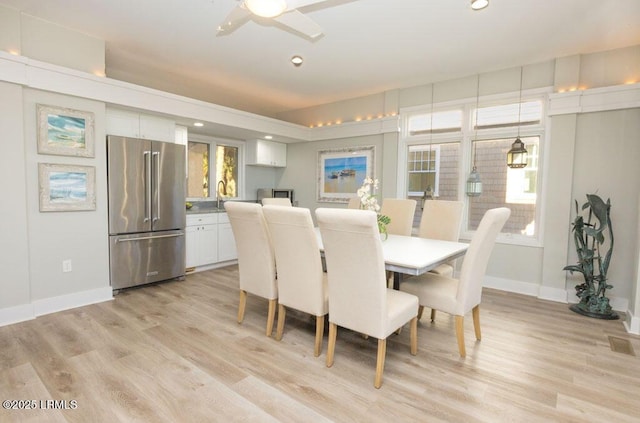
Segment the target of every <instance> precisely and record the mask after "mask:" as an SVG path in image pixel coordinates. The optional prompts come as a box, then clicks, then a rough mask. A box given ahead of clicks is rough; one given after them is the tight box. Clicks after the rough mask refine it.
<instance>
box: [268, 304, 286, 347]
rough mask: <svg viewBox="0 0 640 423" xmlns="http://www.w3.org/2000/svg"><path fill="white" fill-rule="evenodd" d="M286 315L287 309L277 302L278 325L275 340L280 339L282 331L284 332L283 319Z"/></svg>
mask: <svg viewBox="0 0 640 423" xmlns="http://www.w3.org/2000/svg"><path fill="white" fill-rule="evenodd" d="M286 316H287V309H286V308H285V307H284V306H283V305H282V304H278V325H277V326H276V341H280V340H282V332H284V319H285V317H286ZM267 336H268V335H267Z"/></svg>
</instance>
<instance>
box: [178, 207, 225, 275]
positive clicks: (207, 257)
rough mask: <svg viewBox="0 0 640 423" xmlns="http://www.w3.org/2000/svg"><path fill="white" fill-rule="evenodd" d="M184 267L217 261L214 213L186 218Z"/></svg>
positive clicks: (216, 227)
mask: <svg viewBox="0 0 640 423" xmlns="http://www.w3.org/2000/svg"><path fill="white" fill-rule="evenodd" d="M185 232H186V236H185V244H186V267H187V268H190V267H198V266H204V265H207V264H213V263H215V262H217V261H218V220H217V216H216V214H215V213H211V214H208V213H207V214H196V215H189V216H187V227H186V231H185Z"/></svg>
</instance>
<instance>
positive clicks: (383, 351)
mask: <svg viewBox="0 0 640 423" xmlns="http://www.w3.org/2000/svg"><path fill="white" fill-rule="evenodd" d="M386 355H387V340H386V339H378V358H377V360H376V379H375V381H374V382H373V386H374V387H375V388H376V389H379V388H380V386H382V372H383V371H384V358H385V356H386Z"/></svg>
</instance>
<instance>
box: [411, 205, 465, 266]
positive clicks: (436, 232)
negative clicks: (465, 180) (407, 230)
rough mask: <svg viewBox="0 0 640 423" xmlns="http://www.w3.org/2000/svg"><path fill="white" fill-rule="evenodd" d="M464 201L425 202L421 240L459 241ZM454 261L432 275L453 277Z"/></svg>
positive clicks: (421, 224) (420, 232)
mask: <svg viewBox="0 0 640 423" xmlns="http://www.w3.org/2000/svg"><path fill="white" fill-rule="evenodd" d="M463 207H464V203H463V202H462V201H445V200H428V201H425V202H424V208H423V209H422V217H421V218H420V227H419V229H418V236H419V237H421V238H431V239H439V240H442V241H456V242H457V241H458V239H459V238H460V225H461V223H462V212H463ZM453 267H454V261H451V262H448V263H443V264H441V265H439V266H438V267H436V268H435V269H432V270H430V272H431V273H437V274H439V275H443V276H448V277H452V276H453Z"/></svg>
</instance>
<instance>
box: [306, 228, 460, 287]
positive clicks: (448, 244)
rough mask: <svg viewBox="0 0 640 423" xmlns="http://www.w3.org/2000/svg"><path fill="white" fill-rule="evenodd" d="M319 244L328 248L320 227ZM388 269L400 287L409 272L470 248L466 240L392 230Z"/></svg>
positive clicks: (386, 246) (385, 248) (386, 250)
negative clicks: (428, 236) (445, 238)
mask: <svg viewBox="0 0 640 423" xmlns="http://www.w3.org/2000/svg"><path fill="white" fill-rule="evenodd" d="M315 231H316V237H317V240H318V246H319V248H320V251H321V252H324V246H323V244H322V235H321V234H320V229H319V228H317V227H316V228H315ZM381 243H382V255H383V257H384V264H385V269H386V270H388V271H391V272H393V288H394V289H399V288H400V279H401V276H402V275H403V274H405V275H413V276H415V275H421V274H423V273H426V272H428V271H429V270H431V269H434V268H436V267H437V266H439V265H440V264H443V263H446V262H448V261H451V260H454V259H456V258H459V257H462V256H463V255H464V254H465V253H466V252H467V248H469V244H467V243H464V242H453V241H443V240H439V239H430V238H420V237H416V236H406V235H393V234H389V235H388V236H387V238H386V239H384V240H382V241H381Z"/></svg>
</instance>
